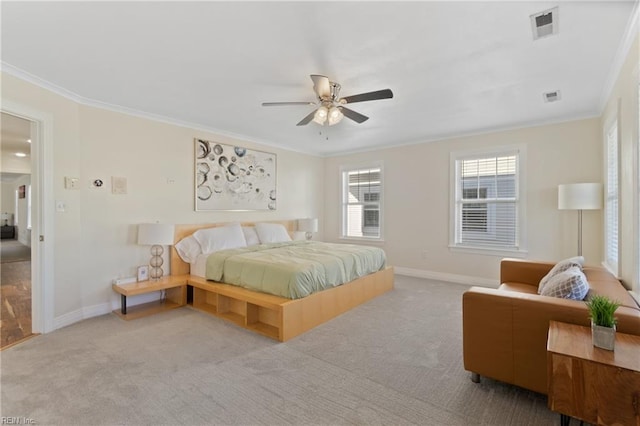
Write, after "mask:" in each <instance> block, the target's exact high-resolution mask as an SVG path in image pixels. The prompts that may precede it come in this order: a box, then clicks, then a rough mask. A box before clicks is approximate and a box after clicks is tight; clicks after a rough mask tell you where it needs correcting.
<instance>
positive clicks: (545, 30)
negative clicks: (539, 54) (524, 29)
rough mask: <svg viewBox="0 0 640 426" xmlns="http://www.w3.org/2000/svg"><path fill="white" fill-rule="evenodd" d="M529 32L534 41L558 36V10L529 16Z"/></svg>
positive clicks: (555, 8)
mask: <svg viewBox="0 0 640 426" xmlns="http://www.w3.org/2000/svg"><path fill="white" fill-rule="evenodd" d="M531 30H532V31H533V39H534V40H537V39H539V38H542V37H547V36H550V35H554V34H558V8H557V7H554V8H553V9H549V10H545V11H544V12H540V13H536V14H533V15H531Z"/></svg>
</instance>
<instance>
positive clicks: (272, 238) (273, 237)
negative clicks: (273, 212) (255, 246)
mask: <svg viewBox="0 0 640 426" xmlns="http://www.w3.org/2000/svg"><path fill="white" fill-rule="evenodd" d="M256 232H257V233H258V238H260V242H261V243H262V244H267V243H282V242H285V241H291V237H290V236H289V233H288V232H287V229H286V228H285V227H284V225H282V224H280V223H256Z"/></svg>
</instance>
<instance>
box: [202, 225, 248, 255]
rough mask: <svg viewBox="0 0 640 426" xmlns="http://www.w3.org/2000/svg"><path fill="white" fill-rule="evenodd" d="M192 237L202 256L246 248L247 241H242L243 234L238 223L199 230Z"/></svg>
mask: <svg viewBox="0 0 640 426" xmlns="http://www.w3.org/2000/svg"><path fill="white" fill-rule="evenodd" d="M193 236H194V238H195V239H196V240H197V241H198V242H199V243H200V247H202V253H204V254H209V253H214V252H216V251H219V250H226V249H234V248H239V247H246V246H247V241H246V240H245V239H244V233H243V232H242V227H241V226H240V224H239V223H235V224H233V225H227V226H219V227H216V228H207V229H200V230H199V231H196V232H194V233H193Z"/></svg>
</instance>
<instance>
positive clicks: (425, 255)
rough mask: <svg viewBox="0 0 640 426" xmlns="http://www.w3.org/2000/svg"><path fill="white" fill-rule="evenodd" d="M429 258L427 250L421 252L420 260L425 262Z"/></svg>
mask: <svg viewBox="0 0 640 426" xmlns="http://www.w3.org/2000/svg"><path fill="white" fill-rule="evenodd" d="M428 258H429V252H428V251H427V250H422V260H427V259H428Z"/></svg>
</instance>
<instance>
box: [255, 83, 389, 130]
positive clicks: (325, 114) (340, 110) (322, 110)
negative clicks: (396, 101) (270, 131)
mask: <svg viewBox="0 0 640 426" xmlns="http://www.w3.org/2000/svg"><path fill="white" fill-rule="evenodd" d="M311 80H313V90H314V91H315V92H316V96H317V97H318V102H263V103H262V106H283V105H315V106H317V107H318V108H316V109H315V110H314V111H312V112H311V113H310V114H309V115H307V116H306V117H305V118H303V119H302V120H300V122H299V123H298V124H297V126H304V125H306V124H309V122H311V121H314V122H316V123H318V124H320V125H324V124H325V123H327V124H328V125H329V126H333V125H334V124H337V123H339V122H340V121H341V120H342V118H343V117H345V116H346V117H347V118H350V119H351V120H353V121H355V122H356V123H364V122H365V121H367V120H368V119H369V117H367V116H366V115H362V114H360V113H359V112H355V111H354V110H352V109H349V108H346V107H345V106H344V105H347V104H353V103H356V102H365V101H375V100H377V99H389V98H393V92H392V91H391V90H390V89H383V90H376V91H375V92H366V93H360V94H358V95H352V96H346V97H344V98H341V97H340V87H341V86H340V85H339V84H338V83H336V82H333V81H330V80H329V78H328V77H325V76H324V75H318V74H311Z"/></svg>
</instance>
